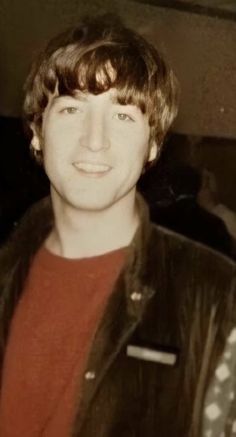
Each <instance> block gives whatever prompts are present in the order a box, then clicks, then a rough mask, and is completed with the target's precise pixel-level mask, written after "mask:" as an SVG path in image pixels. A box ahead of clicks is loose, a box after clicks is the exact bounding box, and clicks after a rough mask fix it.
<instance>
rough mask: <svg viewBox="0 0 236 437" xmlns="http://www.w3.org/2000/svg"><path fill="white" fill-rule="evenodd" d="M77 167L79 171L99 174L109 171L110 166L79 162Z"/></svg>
mask: <svg viewBox="0 0 236 437" xmlns="http://www.w3.org/2000/svg"><path fill="white" fill-rule="evenodd" d="M75 167H76V168H78V169H79V170H83V171H86V172H87V173H99V172H101V173H102V172H104V171H107V170H109V168H110V167H109V166H108V165H105V164H91V163H88V162H78V163H76V164H75Z"/></svg>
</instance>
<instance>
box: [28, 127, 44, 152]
mask: <svg viewBox="0 0 236 437" xmlns="http://www.w3.org/2000/svg"><path fill="white" fill-rule="evenodd" d="M30 127H31V130H32V132H33V137H32V140H31V147H32V148H33V149H34V150H36V151H39V150H41V145H40V138H39V134H38V132H37V130H36V127H35V125H34V123H31V125H30Z"/></svg>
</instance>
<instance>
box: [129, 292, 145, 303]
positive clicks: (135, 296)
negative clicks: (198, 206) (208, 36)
mask: <svg viewBox="0 0 236 437" xmlns="http://www.w3.org/2000/svg"><path fill="white" fill-rule="evenodd" d="M142 297H143V296H142V293H139V292H137V291H134V292H133V293H132V294H131V295H130V299H132V300H133V301H134V302H138V301H140V300H141V299H142Z"/></svg>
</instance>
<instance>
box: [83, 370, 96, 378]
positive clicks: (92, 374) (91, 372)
mask: <svg viewBox="0 0 236 437" xmlns="http://www.w3.org/2000/svg"><path fill="white" fill-rule="evenodd" d="M84 377H85V379H87V380H92V379H95V377H96V373H95V372H94V370H88V371H87V372H86V373H85V375H84Z"/></svg>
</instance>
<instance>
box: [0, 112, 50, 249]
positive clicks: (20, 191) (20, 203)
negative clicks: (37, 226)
mask: <svg viewBox="0 0 236 437" xmlns="http://www.w3.org/2000/svg"><path fill="white" fill-rule="evenodd" d="M0 138H1V160H0V242H1V243H2V242H3V241H4V240H5V239H6V238H7V236H8V234H9V233H10V232H11V230H12V228H13V227H14V226H15V225H16V223H17V221H18V220H19V218H20V217H21V216H22V214H23V213H24V212H25V210H26V209H27V208H28V206H29V205H31V204H32V203H34V202H35V201H37V200H38V199H40V198H41V197H43V196H45V195H46V194H47V193H48V192H49V184H48V181H47V178H46V176H45V175H44V173H43V171H42V169H41V168H40V167H39V166H38V165H37V164H36V163H35V162H34V161H33V159H32V158H31V156H30V153H29V144H28V141H27V139H26V137H25V135H24V132H23V125H22V122H21V120H20V119H15V118H7V117H0Z"/></svg>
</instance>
